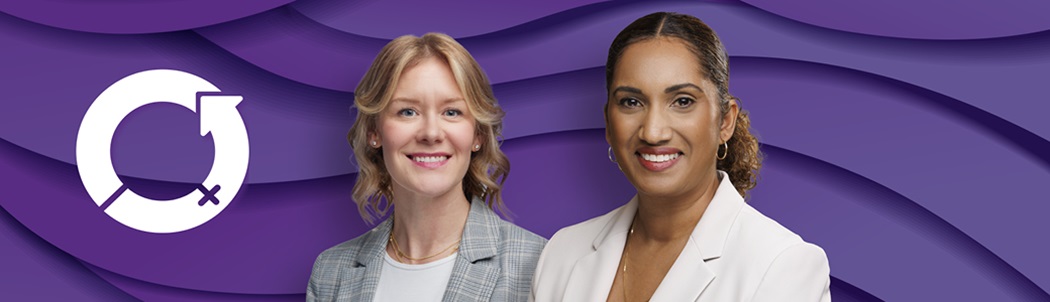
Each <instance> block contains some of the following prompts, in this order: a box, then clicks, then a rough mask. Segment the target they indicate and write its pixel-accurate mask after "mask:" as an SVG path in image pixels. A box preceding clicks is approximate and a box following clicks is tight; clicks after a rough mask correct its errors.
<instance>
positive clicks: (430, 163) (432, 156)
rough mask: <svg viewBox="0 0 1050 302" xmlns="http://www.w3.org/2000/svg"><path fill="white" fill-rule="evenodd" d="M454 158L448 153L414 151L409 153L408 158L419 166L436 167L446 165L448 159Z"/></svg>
mask: <svg viewBox="0 0 1050 302" xmlns="http://www.w3.org/2000/svg"><path fill="white" fill-rule="evenodd" d="M449 158H452V155H451V154H448V153H412V154H408V159H409V160H411V161H412V163H414V164H416V165H417V166H420V167H423V168H427V169H435V168H438V167H441V166H444V165H445V164H447V163H448V159H449Z"/></svg>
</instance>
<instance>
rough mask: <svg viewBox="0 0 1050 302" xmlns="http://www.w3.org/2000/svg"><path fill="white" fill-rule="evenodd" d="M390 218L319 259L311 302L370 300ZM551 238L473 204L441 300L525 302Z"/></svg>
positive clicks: (308, 297) (309, 289)
mask: <svg viewBox="0 0 1050 302" xmlns="http://www.w3.org/2000/svg"><path fill="white" fill-rule="evenodd" d="M390 227H391V225H390V219H387V220H385V221H383V222H382V223H380V224H379V225H378V226H376V227H375V228H373V229H372V230H371V231H369V232H367V233H365V234H362V235H361V236H358V237H357V238H354V239H351V240H350V241H347V242H343V243H341V244H339V245H336V246H334V247H332V248H329V249H327V250H325V251H324V252H322V253H321V255H320V256H318V257H317V261H316V262H314V268H313V272H312V273H311V274H310V283H309V285H307V288H306V300H307V301H372V298H373V297H374V296H375V292H376V288H377V287H378V286H379V275H380V273H381V272H382V271H383V253H384V252H385V249H386V243H387V240H388V238H389V237H390ZM546 243H547V239H544V238H543V237H540V236H539V235H536V234H533V233H531V232H529V231H527V230H525V229H522V228H521V227H518V226H516V225H514V224H512V223H510V222H506V221H504V220H503V219H500V218H499V216H497V215H496V213H495V212H493V211H492V210H491V209H489V207H488V206H487V205H485V203H484V202H482V201H480V200H478V199H475V200H473V201H471V203H470V213H469V214H467V225H466V226H465V227H464V228H463V240H462V241H461V242H460V244H459V255H458V256H457V258H456V263H455V264H454V265H453V268H452V279H449V282H448V287H447V288H445V296H444V297H443V298H442V300H443V301H527V300H528V297H529V291H530V290H531V287H532V274H533V272H535V271H536V262H537V261H538V260H539V257H540V252H541V251H543V246H544V245H545V244H546Z"/></svg>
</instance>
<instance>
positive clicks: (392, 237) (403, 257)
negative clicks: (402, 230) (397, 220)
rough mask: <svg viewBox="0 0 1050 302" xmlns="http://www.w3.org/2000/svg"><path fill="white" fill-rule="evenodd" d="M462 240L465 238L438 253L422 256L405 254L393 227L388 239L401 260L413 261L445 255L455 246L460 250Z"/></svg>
mask: <svg viewBox="0 0 1050 302" xmlns="http://www.w3.org/2000/svg"><path fill="white" fill-rule="evenodd" d="M462 240H463V239H460V240H456V242H453V243H452V245H449V246H448V247H446V248H445V249H443V250H441V251H440V252H437V254H433V255H430V256H425V257H421V258H412V257H409V256H408V254H405V252H403V251H401V247H400V246H398V245H397V239H394V228H393V227H391V228H390V240H388V241H389V242H390V244H391V245H393V246H394V254H397V257H398V258H400V260H405V259H408V260H411V261H423V260H427V259H430V258H434V257H437V256H439V255H443V254H445V252H448V251H449V250H450V249H452V248H455V249H454V250H459V242H460V241H462Z"/></svg>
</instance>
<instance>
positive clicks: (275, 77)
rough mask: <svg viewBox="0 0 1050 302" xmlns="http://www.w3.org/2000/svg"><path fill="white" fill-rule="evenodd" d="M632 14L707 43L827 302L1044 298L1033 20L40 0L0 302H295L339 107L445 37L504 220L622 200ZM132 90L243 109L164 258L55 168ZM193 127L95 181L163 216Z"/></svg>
mask: <svg viewBox="0 0 1050 302" xmlns="http://www.w3.org/2000/svg"><path fill="white" fill-rule="evenodd" d="M404 2H410V3H404ZM655 11H677V12H682V13H688V14H692V15H695V16H698V17H700V18H701V19H703V20H705V22H707V23H708V24H710V25H711V26H712V27H713V28H714V29H715V30H717V31H718V33H719V35H720V36H721V37H722V38H723V39H724V42H725V44H726V47H727V48H728V51H729V53H730V54H731V56H732V58H731V63H732V65H731V66H732V69H731V70H732V86H731V91H732V92H733V93H734V94H736V95H737V96H739V97H740V98H741V99H742V100H743V107H744V108H745V109H747V110H749V111H750V112H751V114H752V121H753V125H752V126H753V128H754V129H755V130H756V131H757V133H758V134H759V135H760V141H761V142H762V144H763V150H764V151H765V152H766V154H767V156H768V158H767V160H766V164H765V166H764V167H763V170H762V172H761V179H760V182H759V186H758V187H757V188H756V189H755V191H754V193H753V196H752V199H751V204H752V205H754V206H755V207H757V208H758V209H759V210H761V211H762V212H764V213H766V214H767V215H769V216H771V217H773V218H775V219H776V220H777V221H779V222H781V223H782V224H784V225H785V226H787V227H789V228H791V229H792V230H794V231H795V232H797V233H799V234H801V235H802V236H803V237H804V238H805V239H806V240H807V241H811V242H814V243H816V244H818V245H820V246H821V247H823V248H824V249H825V250H826V251H827V253H828V257H829V259H830V261H831V269H832V271H831V272H832V278H833V279H832V292H833V297H834V299H835V300H836V301H878V300H880V299H881V300H891V301H897V300H917V301H932V300H937V301H962V300H968V301H1007V300H1036V301H1046V300H1048V299H1050V295H1048V294H1047V290H1050V265H1048V261H1047V260H1046V255H1050V243H1048V242H1047V240H1046V235H1045V233H1046V231H1047V230H1050V220H1048V219H1045V216H1046V213H1048V212H1050V198H1048V197H1047V195H1046V194H1045V192H1046V190H1045V186H1046V185H1047V184H1050V140H1048V139H1050V123H1048V122H1046V115H1047V113H1048V109H1050V100H1048V99H1047V97H1046V96H1045V95H1046V93H1045V92H1044V91H1043V89H1044V88H1045V87H1046V85H1047V79H1050V30H1048V29H1050V18H1046V17H1045V15H1046V12H1048V11H1050V3H1047V2H1045V1H983V2H981V1H933V0H919V1H904V0H892V1H871V2H870V3H858V2H856V1H848V5H847V4H843V2H841V1H829V0H810V1H766V0H757V1H732V0H721V1H703V2H697V1H688V2H681V1H645V2H633V1H610V2H604V1H593V0H592V1H587V0H579V1H550V3H537V2H535V1H522V2H521V3H505V1H480V0H472V1H462V2H457V3H454V4H453V3H444V1H328V0H303V1H294V2H293V1H276V0H269V1H250V2H244V1H228V0H224V1H205V0H190V1H176V0H160V1H149V2H142V3H139V2H127V1H60V0H44V1H18V2H17V3H16V1H0V33H2V34H0V72H2V74H3V79H2V81H0V102H2V103H0V104H2V105H0V106H2V108H0V177H2V180H0V207H2V210H0V300H25V299H33V300H77V301H119V300H133V299H144V300H201V301H212V300H214V301H228V300H251V301H258V300H274V301H294V300H302V298H303V292H304V290H305V286H306V281H307V279H308V277H309V273H310V266H311V263H312V262H313V260H314V257H316V255H317V254H318V253H319V252H320V251H322V250H323V249H325V248H327V247H329V246H332V245H334V244H336V243H339V242H342V241H344V240H347V239H349V238H352V237H355V236H357V235H358V234H360V233H362V232H364V231H365V230H367V229H368V227H367V226H366V225H365V224H364V223H363V222H361V219H360V218H359V217H358V214H357V212H356V209H355V208H354V207H353V204H352V202H351V201H350V198H349V196H350V189H351V186H352V184H353V179H354V177H355V168H354V166H353V165H352V164H351V163H350V161H349V158H350V157H351V154H350V151H349V146H348V145H347V143H346V141H345V134H346V131H347V130H348V129H349V128H350V124H351V122H352V121H353V112H352V111H351V110H350V107H351V105H352V102H351V96H352V93H351V92H352V89H353V87H354V86H355V85H356V84H357V81H358V80H359V79H360V77H361V75H362V74H363V73H364V70H365V68H367V66H368V65H369V64H370V63H371V60H372V58H373V57H374V56H375V54H376V53H377V52H378V50H379V48H380V47H382V45H383V44H385V43H386V42H387V41H389V39H391V38H393V37H396V36H398V35H402V34H416V35H419V34H423V33H426V32H429V31H440V32H446V33H449V34H450V35H452V36H454V37H456V38H457V39H459V41H460V42H461V43H463V44H464V45H465V46H466V47H467V49H469V50H470V51H471V52H472V54H473V55H474V56H475V57H476V58H477V59H478V60H479V61H480V62H481V64H482V66H483V67H484V68H485V70H486V72H487V73H488V75H489V76H490V78H491V80H492V81H493V83H494V84H495V92H496V95H497V97H498V98H499V99H500V103H501V105H502V106H503V107H504V108H505V109H506V111H507V118H506V120H505V123H506V127H505V129H506V130H505V133H504V136H505V139H506V140H505V142H504V144H503V149H504V150H505V151H506V152H507V154H508V156H509V157H510V159H511V162H512V167H513V168H512V173H511V176H510V178H509V181H508V182H507V188H506V191H505V192H506V193H505V195H504V197H505V199H506V200H507V204H508V206H509V207H510V209H511V210H512V211H513V213H514V215H513V218H514V221H515V222H516V223H518V224H519V225H521V226H523V227H525V228H528V229H530V230H532V231H534V232H536V233H538V234H541V235H543V236H548V237H549V236H550V235H551V234H553V233H554V232H555V231H556V230H557V229H559V228H561V227H564V226H567V225H570V224H573V223H577V222H580V221H582V220H585V219H587V218H590V217H593V216H596V215H599V214H601V213H605V212H606V211H609V210H611V209H613V208H615V207H617V206H619V205H621V204H623V203H624V202H626V201H627V200H628V199H629V198H630V196H631V195H632V194H633V191H632V188H631V186H630V184H629V183H628V182H627V181H626V180H625V179H624V177H623V175H622V174H621V173H620V172H619V171H618V170H617V169H616V167H615V166H614V165H613V164H611V163H609V162H608V160H607V159H606V148H607V145H606V144H605V142H604V138H603V131H602V128H603V123H602V118H601V109H600V108H601V106H602V104H603V102H604V97H605V93H604V87H603V82H602V81H603V79H604V78H603V76H604V75H603V71H602V64H603V63H604V60H605V53H606V51H607V47H608V44H609V42H610V41H611V40H612V37H613V36H615V34H616V33H617V32H618V31H619V30H620V29H621V28H623V27H624V26H626V25H627V24H628V23H630V22H631V21H632V20H634V19H636V18H638V17H640V16H643V15H645V14H648V13H650V12H655ZM155 68H172V69H179V70H183V71H187V72H190V73H194V74H197V75H199V76H201V77H203V78H205V79H208V80H209V81H211V82H212V83H214V84H215V85H216V86H218V87H219V88H220V89H222V90H223V91H224V92H226V93H230V94H239V95H243V96H244V99H245V101H244V102H243V103H242V104H241V105H240V106H239V107H238V108H239V110H240V112H241V114H242V116H243V118H244V121H245V124H246V126H247V129H248V135H249V139H250V143H251V153H252V155H251V159H250V164H249V170H248V176H247V179H246V185H245V186H244V187H243V188H242V190H241V192H240V194H239V195H238V197H237V199H235V200H233V201H232V202H233V203H232V204H231V205H230V206H229V207H228V208H226V210H225V211H223V212H222V213H221V214H219V215H218V216H217V217H216V218H215V219H213V220H211V221H210V222H208V223H205V224H204V225H201V226H200V227H197V228H195V229H192V230H189V231H186V232H181V233H176V234H166V235H158V234H148V233H143V232H139V231H135V230H133V229H130V228H127V227H124V226H123V225H120V224H119V223H117V222H116V221H114V220H113V219H111V218H109V217H108V216H106V215H105V214H104V213H103V212H102V211H101V210H99V209H98V207H97V206H95V204H94V203H93V202H92V201H91V199H90V198H89V197H88V196H87V194H86V191H85V190H84V189H83V186H82V185H81V183H80V179H79V176H78V174H77V170H76V166H75V154H74V149H75V148H74V146H75V142H76V133H77V130H78V128H79V125H80V121H81V119H82V118H83V115H84V113H85V111H86V110H87V108H88V106H89V105H90V104H91V102H92V101H93V100H94V99H95V97H96V96H98V94H99V93H100V92H101V91H102V90H103V89H105V88H106V87H107V86H109V85H110V84H112V83H113V82H115V81H116V80H118V79H120V78H122V77H124V76H126V75H129V74H131V73H134V72H137V71H142V70H147V69H155ZM197 129H198V118H197V116H196V115H195V114H193V113H192V112H190V111H188V110H185V109H183V108H179V107H177V106H168V105H163V104H161V105H150V106H147V107H143V108H141V109H139V110H136V111H135V112H133V113H132V114H131V115H129V116H128V117H127V118H126V119H125V120H124V121H123V122H122V123H121V126H120V128H118V131H117V133H116V136H115V139H114V142H113V157H114V162H115V165H116V169H117V172H118V173H119V174H120V175H121V176H122V178H124V179H125V182H126V183H129V184H130V185H131V188H132V189H133V190H136V192H140V193H141V194H143V195H146V196H154V197H165V196H168V197H171V196H181V195H182V194H184V193H185V192H188V191H189V190H192V186H194V185H195V184H198V183H200V181H201V180H203V178H204V177H205V176H206V174H207V173H208V170H209V168H210V167H209V165H210V163H211V158H212V154H213V152H214V150H213V148H214V147H212V142H211V141H210V140H211V139H210V137H207V138H202V137H200V136H199V135H198V134H197ZM610 188H611V189H610Z"/></svg>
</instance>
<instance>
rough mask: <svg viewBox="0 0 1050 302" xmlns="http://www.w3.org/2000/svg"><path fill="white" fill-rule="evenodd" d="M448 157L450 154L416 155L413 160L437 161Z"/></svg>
mask: <svg viewBox="0 0 1050 302" xmlns="http://www.w3.org/2000/svg"><path fill="white" fill-rule="evenodd" d="M446 159H448V156H414V157H412V160H414V161H418V162H424V163H436V162H439V161H444V160H446Z"/></svg>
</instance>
